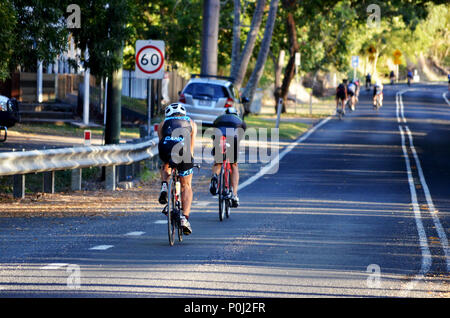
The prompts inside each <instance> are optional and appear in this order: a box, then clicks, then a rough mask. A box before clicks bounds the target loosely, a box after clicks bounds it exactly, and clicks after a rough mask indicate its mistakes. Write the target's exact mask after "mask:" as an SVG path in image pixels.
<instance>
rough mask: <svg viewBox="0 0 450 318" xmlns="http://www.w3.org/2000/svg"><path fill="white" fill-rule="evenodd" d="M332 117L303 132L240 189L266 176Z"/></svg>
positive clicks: (240, 186) (243, 183)
mask: <svg viewBox="0 0 450 318" xmlns="http://www.w3.org/2000/svg"><path fill="white" fill-rule="evenodd" d="M330 119H331V116H330V117H327V118H325V119H324V120H322V121H321V122H320V123H318V124H317V125H316V126H314V127H312V128H311V129H310V130H309V131H308V132H306V133H305V134H303V135H302V136H301V137H300V138H298V139H297V140H296V141H294V142H292V143H291V144H290V145H289V146H288V147H286V149H284V150H283V151H282V152H281V154H279V155H278V156H277V157H276V158H275V159H274V160H272V161H271V162H270V163H269V164H267V165H266V166H264V167H262V168H261V170H259V171H258V173H256V174H255V175H253V176H251V177H250V178H248V179H247V180H245V181H244V182H242V184H240V185H239V190H242V189H243V188H245V187H247V186H249V185H251V184H252V183H253V182H255V181H256V180H258V179H259V178H261V177H262V176H264V175H265V174H266V173H268V172H269V171H271V170H272V169H273V168H274V167H275V165H277V164H279V162H280V161H281V159H283V158H284V156H286V155H287V154H288V153H289V152H290V151H291V150H292V149H294V147H295V146H297V145H298V144H299V143H302V142H303V141H305V140H306V139H307V138H308V137H309V136H310V135H311V134H312V133H313V132H315V131H316V130H317V129H318V128H320V127H321V126H323V125H325V124H326V123H327V122H328V121H329V120H330Z"/></svg>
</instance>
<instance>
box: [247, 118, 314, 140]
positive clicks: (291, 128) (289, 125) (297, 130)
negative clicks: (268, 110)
mask: <svg viewBox="0 0 450 318" xmlns="http://www.w3.org/2000/svg"><path fill="white" fill-rule="evenodd" d="M245 122H246V123H247V127H248V128H267V129H268V130H269V131H270V129H271V128H275V121H274V120H270V119H266V118H261V117H260V116H257V115H250V116H247V117H245ZM309 127H310V125H309V124H306V123H300V122H286V121H283V120H281V121H280V127H279V129H280V130H279V138H280V139H289V140H295V139H297V138H298V137H299V136H300V135H301V134H303V133H304V132H305V131H306V130H308V128H309Z"/></svg>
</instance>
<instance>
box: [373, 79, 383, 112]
mask: <svg viewBox="0 0 450 318" xmlns="http://www.w3.org/2000/svg"><path fill="white" fill-rule="evenodd" d="M377 98H379V99H380V107H381V106H383V84H381V81H377V82H376V84H375V85H374V87H373V107H376V106H377Z"/></svg>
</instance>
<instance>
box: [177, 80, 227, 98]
mask: <svg viewBox="0 0 450 318" xmlns="http://www.w3.org/2000/svg"><path fill="white" fill-rule="evenodd" d="M183 93H184V94H189V95H192V97H194V98H196V97H205V96H206V97H209V98H211V99H218V98H222V97H228V92H227V90H226V88H225V87H223V86H220V85H216V84H204V83H191V84H189V85H188V86H187V87H186V88H185V90H184V92H183Z"/></svg>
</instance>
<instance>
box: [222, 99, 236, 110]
mask: <svg viewBox="0 0 450 318" xmlns="http://www.w3.org/2000/svg"><path fill="white" fill-rule="evenodd" d="M233 102H234V100H233V99H232V98H228V99H227V102H226V103H225V106H224V107H225V108H228V107H233Z"/></svg>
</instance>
